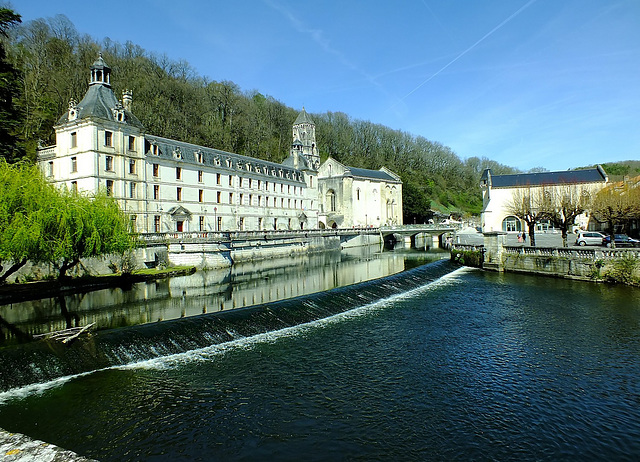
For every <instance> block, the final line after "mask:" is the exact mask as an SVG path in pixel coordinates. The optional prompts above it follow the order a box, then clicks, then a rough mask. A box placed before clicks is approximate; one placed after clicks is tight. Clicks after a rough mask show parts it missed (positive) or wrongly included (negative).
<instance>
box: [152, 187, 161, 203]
mask: <svg viewBox="0 0 640 462" xmlns="http://www.w3.org/2000/svg"><path fill="white" fill-rule="evenodd" d="M153 199H154V200H156V201H157V200H158V199H160V186H158V185H157V184H156V185H153Z"/></svg>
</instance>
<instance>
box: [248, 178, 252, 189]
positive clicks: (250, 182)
mask: <svg viewBox="0 0 640 462" xmlns="http://www.w3.org/2000/svg"><path fill="white" fill-rule="evenodd" d="M252 184H253V181H252V180H251V178H249V188H251V185H252Z"/></svg>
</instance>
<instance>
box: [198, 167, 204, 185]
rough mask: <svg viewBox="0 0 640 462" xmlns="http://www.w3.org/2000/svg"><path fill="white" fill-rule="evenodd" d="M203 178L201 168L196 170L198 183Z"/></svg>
mask: <svg viewBox="0 0 640 462" xmlns="http://www.w3.org/2000/svg"><path fill="white" fill-rule="evenodd" d="M203 178H204V173H202V170H198V183H202V180H203Z"/></svg>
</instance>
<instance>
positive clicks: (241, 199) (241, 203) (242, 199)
mask: <svg viewBox="0 0 640 462" xmlns="http://www.w3.org/2000/svg"><path fill="white" fill-rule="evenodd" d="M243 202H244V194H242V193H240V205H244V204H243Z"/></svg>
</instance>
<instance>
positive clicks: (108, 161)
mask: <svg viewBox="0 0 640 462" xmlns="http://www.w3.org/2000/svg"><path fill="white" fill-rule="evenodd" d="M104 169H105V170H106V171H107V172H113V156H106V157H105V158H104Z"/></svg>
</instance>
